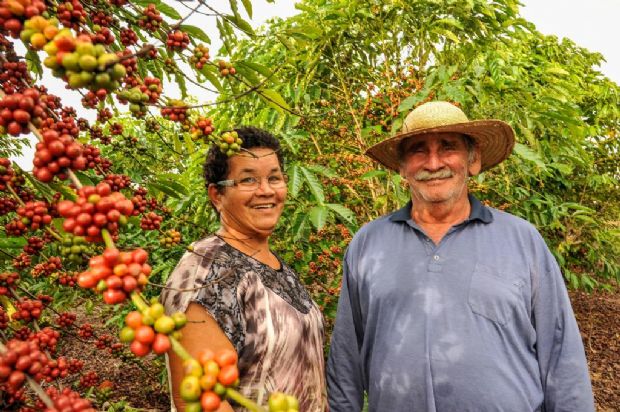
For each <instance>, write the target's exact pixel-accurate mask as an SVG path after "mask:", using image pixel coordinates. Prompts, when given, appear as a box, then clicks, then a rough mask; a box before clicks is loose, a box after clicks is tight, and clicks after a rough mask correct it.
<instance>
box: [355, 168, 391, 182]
mask: <svg viewBox="0 0 620 412" xmlns="http://www.w3.org/2000/svg"><path fill="white" fill-rule="evenodd" d="M385 175H387V172H386V171H385V170H371V171H369V172H366V173H364V174H363V175H361V176H360V179H363V180H368V179H372V178H373V177H383V176H385Z"/></svg>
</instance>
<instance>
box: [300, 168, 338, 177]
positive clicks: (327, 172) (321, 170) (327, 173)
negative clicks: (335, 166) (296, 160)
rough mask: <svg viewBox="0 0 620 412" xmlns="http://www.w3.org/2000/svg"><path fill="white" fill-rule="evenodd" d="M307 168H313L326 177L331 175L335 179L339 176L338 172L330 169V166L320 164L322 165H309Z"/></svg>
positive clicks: (315, 171)
mask: <svg viewBox="0 0 620 412" xmlns="http://www.w3.org/2000/svg"><path fill="white" fill-rule="evenodd" d="M307 168H308V169H309V170H312V171H313V172H314V173H318V174H321V175H323V176H325V177H329V178H330V179H334V178H336V177H338V174H337V173H336V172H334V171H333V170H332V169H330V168H329V167H325V166H320V165H310V166H307Z"/></svg>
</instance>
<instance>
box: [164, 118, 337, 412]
mask: <svg viewBox="0 0 620 412" xmlns="http://www.w3.org/2000/svg"><path fill="white" fill-rule="evenodd" d="M236 131H237V133H238V135H239V137H240V138H241V139H242V141H243V143H242V145H241V147H242V149H241V151H240V152H239V153H238V154H236V155H234V156H232V157H230V158H229V157H227V156H226V155H225V154H224V153H222V152H221V151H220V150H219V148H217V147H213V148H211V149H210V151H209V154H208V155H207V160H206V162H205V165H204V176H205V181H206V185H207V190H208V193H209V198H210V200H211V203H212V205H213V207H214V208H215V210H216V211H217V213H218V215H219V217H220V225H221V227H220V229H219V230H218V231H217V233H215V234H214V235H212V236H208V237H207V238H205V239H202V240H199V241H198V242H195V243H194V244H193V251H192V252H191V253H189V252H188V253H186V254H185V255H184V256H183V258H182V259H181V261H180V262H179V264H178V265H177V267H176V269H175V270H174V272H173V273H172V274H171V275H170V278H169V279H168V283H167V286H168V287H169V288H170V289H166V290H165V291H164V292H163V293H162V301H163V302H164V305H165V306H166V309H167V311H168V313H172V312H175V311H185V313H186V314H187V317H188V319H189V322H188V324H187V325H186V326H185V328H184V329H183V339H182V340H181V343H182V344H183V346H184V347H185V348H186V349H187V350H188V351H189V353H190V354H192V356H194V357H196V355H197V354H198V352H199V351H200V350H201V349H204V348H209V349H212V350H214V351H218V350H220V349H223V348H228V349H234V350H235V351H236V352H237V354H238V356H239V363H238V365H239V373H240V385H239V391H240V392H241V393H242V394H244V395H245V396H247V397H248V398H250V399H253V400H255V401H257V402H258V403H260V404H265V403H266V400H267V398H268V396H269V393H271V392H274V391H280V392H285V393H287V394H290V395H294V396H296V397H297V398H298V400H299V403H300V409H299V410H300V411H308V412H315V411H323V410H325V409H326V394H325V389H324V388H325V378H324V361H323V323H322V316H321V313H320V311H319V309H318V308H317V306H316V305H315V304H314V303H313V302H312V300H311V298H310V295H309V294H308V292H307V291H306V290H305V289H304V287H303V286H302V284H301V283H300V281H299V279H298V277H297V275H296V274H295V273H294V272H293V270H292V269H291V268H290V267H288V266H287V265H286V264H284V263H283V262H282V261H281V260H280V259H279V257H278V256H277V255H275V254H274V253H273V252H272V251H271V250H270V249H269V236H270V235H271V233H272V232H273V230H274V229H275V227H276V224H277V222H278V219H279V218H280V215H281V214H282V209H283V207H284V201H285V199H286V193H287V187H286V178H285V176H284V174H283V167H284V164H283V163H284V160H283V157H282V154H281V152H280V144H279V142H278V141H277V140H276V139H275V137H273V136H272V135H271V134H269V133H268V132H266V131H263V130H260V129H257V128H254V127H245V128H240V129H237V130H236ZM169 370H170V372H171V382H172V394H173V399H174V403H175V404H176V407H177V408H179V409H181V410H182V407H183V402H182V400H181V399H180V397H179V384H180V382H181V379H182V378H183V371H182V366H181V360H180V359H179V358H178V357H177V356H176V355H172V356H171V357H170V369H169ZM233 410H241V408H239V407H237V408H235V407H234V406H231V405H229V404H228V403H225V404H223V406H222V407H221V408H220V409H219V411H233Z"/></svg>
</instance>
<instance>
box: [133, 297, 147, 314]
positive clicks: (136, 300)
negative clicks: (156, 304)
mask: <svg viewBox="0 0 620 412" xmlns="http://www.w3.org/2000/svg"><path fill="white" fill-rule="evenodd" d="M131 301H132V302H133V304H134V305H136V307H137V308H138V310H139V311H140V312H144V311H146V310H147V309H148V308H149V306H148V305H147V303H146V302H145V301H144V298H143V297H142V296H140V294H139V293H138V292H131Z"/></svg>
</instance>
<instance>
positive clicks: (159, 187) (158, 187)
mask: <svg viewBox="0 0 620 412" xmlns="http://www.w3.org/2000/svg"><path fill="white" fill-rule="evenodd" d="M146 186H147V187H148V189H149V190H152V191H154V192H161V193H164V194H166V195H168V196H171V197H174V198H175V199H180V198H181V196H180V194H179V193H178V192H177V191H176V190H174V189H173V188H171V187H170V186H166V185H165V184H161V183H156V182H149V183H147V184H146Z"/></svg>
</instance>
